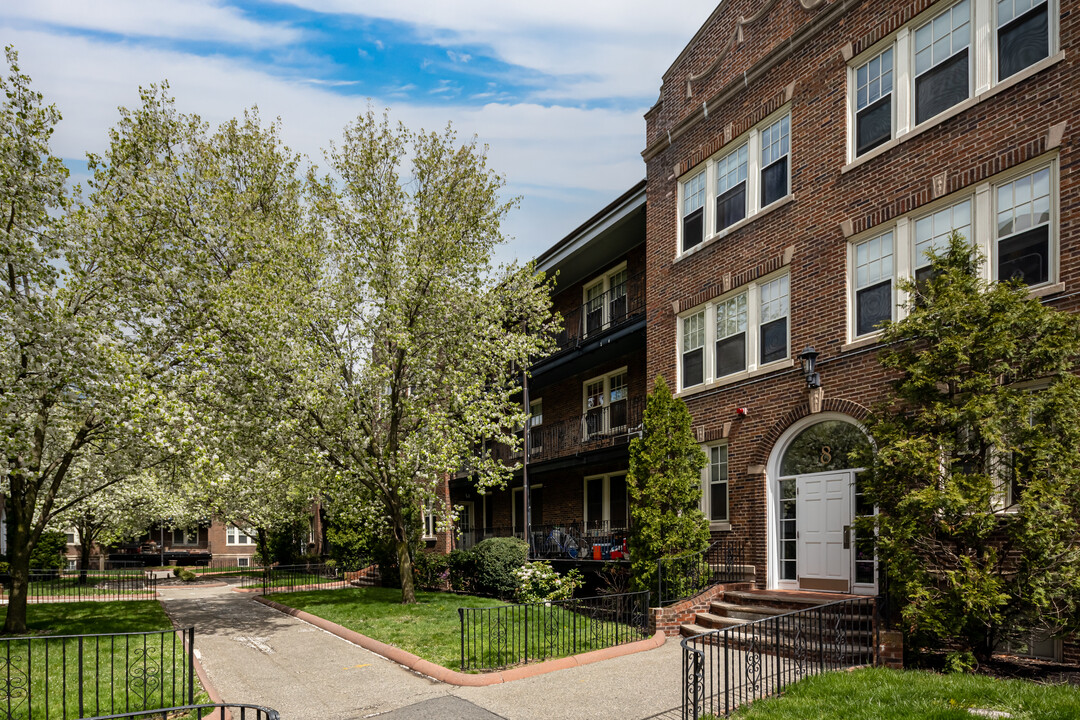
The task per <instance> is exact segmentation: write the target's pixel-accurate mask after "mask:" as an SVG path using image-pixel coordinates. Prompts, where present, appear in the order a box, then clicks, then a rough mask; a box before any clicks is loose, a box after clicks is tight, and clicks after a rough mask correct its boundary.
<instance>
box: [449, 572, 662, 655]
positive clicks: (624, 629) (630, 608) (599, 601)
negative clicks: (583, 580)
mask: <svg viewBox="0 0 1080 720" xmlns="http://www.w3.org/2000/svg"><path fill="white" fill-rule="evenodd" d="M458 616H459V618H460V619H461V669H462V670H463V671H465V670H494V669H498V668H505V667H510V666H512V665H522V664H525V663H530V662H538V661H542V660H548V659H552V658H559V657H565V656H567V655H576V654H577V653H582V652H588V651H590V650H600V649H602V648H608V647H614V646H616V645H622V644H625V643H629V642H634V641H636V640H642V639H644V638H646V637H648V632H649V592H648V591H647V590H646V591H644V592H637V593H624V594H621V595H600V596H597V597H587V598H573V599H570V600H556V601H552V602H546V603H526V604H516V605H500V606H498V607H491V608H458Z"/></svg>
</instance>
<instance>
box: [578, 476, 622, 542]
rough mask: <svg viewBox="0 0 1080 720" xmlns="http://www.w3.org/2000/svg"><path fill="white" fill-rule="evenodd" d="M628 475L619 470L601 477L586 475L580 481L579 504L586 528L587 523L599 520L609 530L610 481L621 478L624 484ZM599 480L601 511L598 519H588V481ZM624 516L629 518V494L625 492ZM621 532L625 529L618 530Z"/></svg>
mask: <svg viewBox="0 0 1080 720" xmlns="http://www.w3.org/2000/svg"><path fill="white" fill-rule="evenodd" d="M628 474H629V471H627V470H621V471H619V472H612V473H605V474H603V475H587V476H585V478H584V480H583V481H582V488H581V492H582V503H581V519H582V521H583V522H584V523H585V524H586V526H588V523H590V522H594V521H596V520H597V519H599V521H600V522H602V523H606V524H607V527H609V528H611V479H612V478H618V477H621V478H622V479H623V482H624V484H625V482H626V476H627V475H628ZM591 480H600V481H601V487H602V490H601V504H602V507H603V509H602V510H601V517H600V518H591V517H589V481H591ZM626 514H627V518H629V516H630V493H629V491H627V495H626ZM618 529H620V530H623V529H625V528H618Z"/></svg>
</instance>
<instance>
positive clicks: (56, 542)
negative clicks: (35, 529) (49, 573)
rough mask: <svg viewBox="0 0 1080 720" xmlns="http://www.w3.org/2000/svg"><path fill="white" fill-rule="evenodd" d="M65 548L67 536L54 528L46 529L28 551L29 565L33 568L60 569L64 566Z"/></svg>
mask: <svg viewBox="0 0 1080 720" xmlns="http://www.w3.org/2000/svg"><path fill="white" fill-rule="evenodd" d="M66 550H67V536H66V535H64V533H62V532H58V531H56V530H46V531H45V532H43V533H41V538H39V539H38V541H37V544H36V545H35V546H34V549H33V550H32V551H31V552H30V567H32V568H34V569H35V570H60V569H61V568H63V567H64V552H65V551H66Z"/></svg>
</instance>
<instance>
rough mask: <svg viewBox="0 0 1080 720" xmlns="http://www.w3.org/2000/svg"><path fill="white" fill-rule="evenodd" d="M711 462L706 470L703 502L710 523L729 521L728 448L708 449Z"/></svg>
mask: <svg viewBox="0 0 1080 720" xmlns="http://www.w3.org/2000/svg"><path fill="white" fill-rule="evenodd" d="M706 450H707V452H708V456H709V462H708V464H707V465H706V467H705V470H704V473H703V475H704V478H703V479H704V483H703V487H702V494H701V500H702V505H703V510H704V511H705V517H707V518H708V519H709V522H714V523H726V522H727V521H728V448H727V445H713V446H712V447H709V448H706Z"/></svg>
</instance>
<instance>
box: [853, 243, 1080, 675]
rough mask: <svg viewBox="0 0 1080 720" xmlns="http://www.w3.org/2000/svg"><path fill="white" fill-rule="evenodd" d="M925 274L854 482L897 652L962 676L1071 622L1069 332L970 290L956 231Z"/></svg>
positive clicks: (1077, 437)
mask: <svg viewBox="0 0 1080 720" xmlns="http://www.w3.org/2000/svg"><path fill="white" fill-rule="evenodd" d="M932 261H933V266H932V274H931V276H930V278H929V279H928V280H925V281H920V283H919V284H916V283H914V282H911V281H908V282H906V283H902V284H901V286H902V288H903V289H904V290H906V291H907V292H908V293H910V297H911V301H910V302H909V303H908V308H907V309H908V315H907V317H906V318H904V319H903V320H901V321H899V322H897V323H894V324H891V325H889V326H887V327H886V329H885V332H884V337H883V340H884V342H885V344H886V348H887V349H886V350H885V351H884V352H883V353H882V356H881V362H882V364H883V365H884V366H885V367H887V368H890V369H892V370H895V371H896V372H898V373H899V379H898V380H897V381H896V382H895V384H894V390H893V396H892V397H891V398H890V399H889V401H888V403H887V404H886V405H885V406H884V407H882V408H881V411H880V412H879V413H878V414H877V415H876V417H875V418H873V419H872V420H871V421H870V422H869V424H868V428H869V430H870V432H871V434H872V436H873V438H874V440H875V441H876V444H877V454H876V456H875V457H874V459H873V460H872V464H871V465H870V471H869V472H868V474H867V476H866V478H865V479H866V484H867V494H868V496H869V498H870V499H871V500H872V501H873V502H874V503H875V504H876V505H877V506H878V513H879V514H878V518H877V521H878V529H879V533H880V535H879V543H878V551H879V554H880V557H881V559H882V561H883V562H884V564H885V567H886V569H887V571H888V575H889V578H890V583H891V588H892V590H893V592H894V594H895V596H896V598H897V600H898V601H899V602H900V603H901V605H902V617H903V620H904V625H905V629H906V631H907V633H908V637H909V639H910V641H911V642H912V643H913V644H914V645H916V646H924V647H927V646H934V647H944V648H947V649H950V650H952V651H953V652H954V653H956V655H955V656H954V657H955V658H956V659H959V660H960V661H961V664H969V665H970V663H971V661H972V659H973V658H972V656H974V659H979V660H982V659H985V658H987V657H988V656H989V655H990V653H991V652H993V650H994V648H995V647H996V646H997V645H998V644H999V643H1000V641H1002V640H1005V639H1009V638H1020V637H1023V636H1025V635H1027V634H1028V633H1031V632H1033V631H1039V630H1044V631H1049V632H1055V631H1060V630H1063V629H1066V628H1067V627H1069V626H1070V625H1071V626H1073V627H1075V626H1076V625H1077V624H1078V623H1077V619H1078V617H1080V615H1078V613H1077V609H1078V601H1080V529H1078V528H1080V522H1078V521H1080V378H1078V377H1077V376H1076V374H1075V369H1076V367H1077V366H1078V364H1080V320H1078V318H1077V317H1076V316H1074V315H1071V314H1067V313H1062V312H1058V311H1055V310H1053V309H1051V308H1048V307H1046V306H1044V305H1042V304H1041V303H1040V302H1039V301H1038V300H1037V299H1034V298H1031V297H1029V295H1028V292H1027V288H1025V287H1024V286H1022V285H1020V284H1019V283H1017V282H1015V281H1013V282H1002V283H988V282H986V281H985V280H983V279H981V277H980V275H979V272H978V268H979V266H980V263H981V258H980V257H978V254H977V252H975V251H973V250H972V248H971V247H970V246H969V245H968V244H967V243H966V242H964V240H963V239H962V238H961V237H959V236H958V235H956V234H955V233H954V234H953V236H952V237H951V238H950V241H949V246H948V248H947V249H946V250H945V251H944V252H943V253H941V254H934V255H933V257H932Z"/></svg>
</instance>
